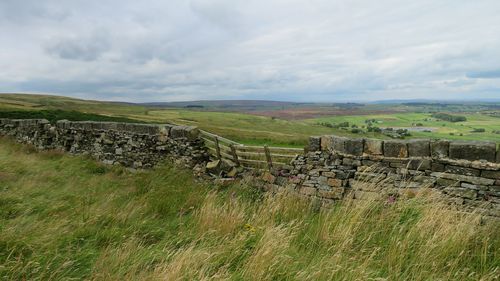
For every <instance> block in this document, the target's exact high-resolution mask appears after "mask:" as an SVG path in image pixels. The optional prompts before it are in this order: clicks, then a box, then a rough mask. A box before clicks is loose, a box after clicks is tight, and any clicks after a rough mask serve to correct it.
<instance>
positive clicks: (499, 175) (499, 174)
mask: <svg viewBox="0 0 500 281" xmlns="http://www.w3.org/2000/svg"><path fill="white" fill-rule="evenodd" d="M481 176H482V177H483V178H489V179H495V180H500V171H486V170H485V171H482V172H481Z"/></svg>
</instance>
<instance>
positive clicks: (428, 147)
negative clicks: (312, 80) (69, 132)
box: [263, 136, 500, 217]
mask: <svg viewBox="0 0 500 281" xmlns="http://www.w3.org/2000/svg"><path fill="white" fill-rule="evenodd" d="M308 150H309V152H307V153H306V154H304V155H299V156H297V157H296V159H295V160H293V161H292V163H291V166H290V167H286V168H284V169H280V170H276V171H274V173H272V174H267V175H264V177H263V179H264V180H265V181H266V182H267V188H268V189H276V188H283V187H285V188H287V189H289V190H291V191H295V192H298V193H300V194H302V195H304V196H310V197H314V198H320V199H322V200H323V201H327V202H328V201H335V200H340V199H343V198H346V197H347V196H349V197H352V198H355V199H366V198H373V197H378V198H379V197H381V196H382V197H384V196H385V197H387V200H394V199H395V198H396V197H398V196H400V195H402V194H403V193H406V194H408V193H416V192H418V191H420V190H422V189H423V188H431V189H432V190H437V191H439V192H440V194H442V195H444V196H443V198H445V199H447V200H448V201H449V202H451V203H453V204H456V205H460V206H463V207H465V208H466V209H471V210H472V209H473V210H480V211H481V212H482V213H484V214H486V215H489V216H497V217H500V152H499V151H498V150H497V145H496V144H495V143H492V142H455V141H446V140H435V141H431V140H410V141H395V140H385V141H384V140H375V139H362V138H358V139H351V138H344V137H337V136H322V137H311V138H310V144H309V149H308Z"/></svg>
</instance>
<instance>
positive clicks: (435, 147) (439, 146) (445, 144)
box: [430, 140, 450, 158]
mask: <svg viewBox="0 0 500 281" xmlns="http://www.w3.org/2000/svg"><path fill="white" fill-rule="evenodd" d="M430 147H431V156H432V157H434V158H446V157H448V152H449V149H450V142H449V141H447V140H435V141H431V142H430Z"/></svg>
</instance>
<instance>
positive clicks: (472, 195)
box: [443, 187, 477, 199]
mask: <svg viewBox="0 0 500 281" xmlns="http://www.w3.org/2000/svg"><path fill="white" fill-rule="evenodd" d="M443 191H444V192H445V193H447V194H450V195H452V196H458V197H463V198H467V199H476V197H477V191H476V190H473V189H468V188H460V187H449V188H445V189H444V190H443Z"/></svg>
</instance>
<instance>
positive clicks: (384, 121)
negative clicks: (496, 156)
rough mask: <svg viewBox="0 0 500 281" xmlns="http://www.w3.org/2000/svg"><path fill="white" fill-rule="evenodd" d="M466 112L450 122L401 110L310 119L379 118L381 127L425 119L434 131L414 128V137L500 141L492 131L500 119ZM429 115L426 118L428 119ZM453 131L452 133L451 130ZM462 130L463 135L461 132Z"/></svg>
mask: <svg viewBox="0 0 500 281" xmlns="http://www.w3.org/2000/svg"><path fill="white" fill-rule="evenodd" d="M460 115H463V116H466V117H467V121H465V122H447V121H442V120H436V119H435V118H432V117H431V114H430V113H400V114H385V115H382V114H380V115H362V116H335V117H324V118H317V119H310V120H308V122H310V123H311V124H314V123H318V122H329V123H341V122H344V121H347V122H349V123H350V124H351V125H352V124H355V125H357V126H359V127H361V126H363V125H366V124H365V120H367V119H376V120H377V121H381V123H378V124H375V125H376V126H378V127H407V128H408V127H412V124H416V123H422V125H423V127H430V128H433V129H434V131H432V132H430V133H429V132H415V131H412V132H411V134H412V138H442V139H456V140H481V141H494V142H497V143H500V134H495V133H493V131H498V130H500V119H499V118H496V117H493V116H488V115H485V114H477V113H474V114H472V113H461V114H460ZM426 119H427V121H426ZM474 128H484V129H485V132H484V133H474V132H472V131H473V129H474ZM450 133H452V134H450ZM460 134H462V136H460Z"/></svg>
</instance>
